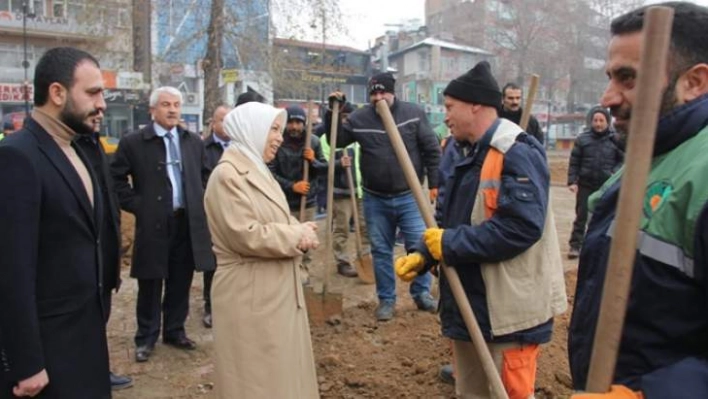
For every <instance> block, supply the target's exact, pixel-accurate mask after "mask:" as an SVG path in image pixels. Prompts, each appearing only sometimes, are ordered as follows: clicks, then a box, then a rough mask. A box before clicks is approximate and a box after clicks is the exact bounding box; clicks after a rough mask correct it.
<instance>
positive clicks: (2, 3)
mask: <svg viewBox="0 0 708 399" xmlns="http://www.w3.org/2000/svg"><path fill="white" fill-rule="evenodd" d="M0 11H12V12H14V13H20V14H21V13H22V0H0Z"/></svg>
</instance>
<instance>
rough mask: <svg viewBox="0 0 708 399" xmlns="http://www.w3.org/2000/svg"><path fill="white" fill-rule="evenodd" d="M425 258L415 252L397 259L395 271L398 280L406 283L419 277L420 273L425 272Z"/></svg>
mask: <svg viewBox="0 0 708 399" xmlns="http://www.w3.org/2000/svg"><path fill="white" fill-rule="evenodd" d="M424 266H425V258H424V257H423V255H421V254H420V253H418V252H413V253H410V254H408V255H405V256H401V257H399V258H398V259H396V262H395V264H394V269H395V270H396V275H397V276H398V278H400V279H401V280H403V281H405V282H409V281H412V280H413V279H414V278H416V277H418V272H420V271H421V270H423V267H424Z"/></svg>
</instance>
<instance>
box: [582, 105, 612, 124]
mask: <svg viewBox="0 0 708 399" xmlns="http://www.w3.org/2000/svg"><path fill="white" fill-rule="evenodd" d="M597 113H601V114H603V115H605V121H607V125H608V126H609V124H610V122H612V118H611V117H610V111H608V110H607V108H603V107H602V106H600V105H596V106H594V107H592V108H590V111H589V112H588V114H587V117H586V119H585V122H586V124H587V126H588V127H592V118H593V117H594V116H595V114H597Z"/></svg>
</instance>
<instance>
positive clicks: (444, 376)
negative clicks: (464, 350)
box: [438, 364, 455, 385]
mask: <svg viewBox="0 0 708 399" xmlns="http://www.w3.org/2000/svg"><path fill="white" fill-rule="evenodd" d="M438 378H440V381H442V382H444V383H445V384H450V385H455V370H454V369H453V368H452V364H446V365H444V366H442V367H440V372H439V373H438Z"/></svg>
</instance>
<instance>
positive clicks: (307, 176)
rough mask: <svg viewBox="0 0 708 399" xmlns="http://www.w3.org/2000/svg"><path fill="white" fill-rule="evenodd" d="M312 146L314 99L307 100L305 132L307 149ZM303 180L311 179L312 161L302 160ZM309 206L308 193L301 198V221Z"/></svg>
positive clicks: (303, 220)
mask: <svg viewBox="0 0 708 399" xmlns="http://www.w3.org/2000/svg"><path fill="white" fill-rule="evenodd" d="M310 148H312V101H308V102H307V130H306V133H305V149H306V150H307V149H310ZM302 180H304V181H306V182H309V181H310V162H309V161H308V160H307V159H306V160H304V161H302ZM306 208H307V194H304V195H303V196H302V197H301V198H300V223H303V222H306V221H307V220H305V209H306Z"/></svg>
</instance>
